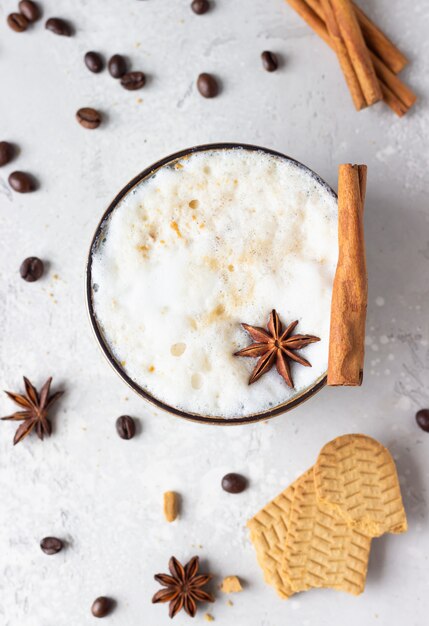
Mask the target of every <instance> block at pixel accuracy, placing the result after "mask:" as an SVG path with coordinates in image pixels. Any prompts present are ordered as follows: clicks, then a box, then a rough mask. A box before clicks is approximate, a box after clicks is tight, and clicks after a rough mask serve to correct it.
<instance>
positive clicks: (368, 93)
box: [329, 0, 383, 106]
mask: <svg viewBox="0 0 429 626" xmlns="http://www.w3.org/2000/svg"><path fill="white" fill-rule="evenodd" d="M329 3H330V5H331V8H332V11H333V12H334V14H335V18H336V21H337V24H338V28H339V32H340V33H341V37H342V39H343V41H344V44H345V46H346V48H347V52H348V53H349V57H350V61H351V64H352V65H353V68H354V70H355V72H356V76H357V78H358V81H359V84H360V86H361V89H362V92H363V95H364V97H365V100H366V103H367V104H368V105H369V106H370V105H372V104H375V103H376V102H379V101H380V100H382V99H383V94H382V92H381V88H380V85H379V82H378V78H377V75H376V73H375V69H374V65H373V63H372V59H371V56H370V53H369V50H368V48H367V45H366V43H365V39H364V38H363V35H362V31H361V29H360V26H359V22H358V20H357V17H356V13H355V11H354V9H353V6H352V4H351V0H329Z"/></svg>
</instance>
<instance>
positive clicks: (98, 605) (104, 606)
mask: <svg viewBox="0 0 429 626" xmlns="http://www.w3.org/2000/svg"><path fill="white" fill-rule="evenodd" d="M112 609H113V601H112V600H111V598H106V597H105V596H100V597H99V598H96V600H94V602H93V603H92V607H91V613H92V614H93V616H94V617H106V615H109V613H110V612H111V611H112Z"/></svg>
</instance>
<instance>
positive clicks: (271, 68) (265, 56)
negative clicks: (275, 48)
mask: <svg viewBox="0 0 429 626" xmlns="http://www.w3.org/2000/svg"><path fill="white" fill-rule="evenodd" d="M261 59H262V65H263V66H264V69H265V70H267V72H275V71H276V69H277V68H278V66H279V63H278V61H277V57H276V55H275V54H274V52H269V50H265V52H263V53H262V54H261Z"/></svg>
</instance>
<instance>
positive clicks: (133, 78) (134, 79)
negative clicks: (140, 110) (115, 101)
mask: <svg viewBox="0 0 429 626" xmlns="http://www.w3.org/2000/svg"><path fill="white" fill-rule="evenodd" d="M145 82H146V76H145V75H144V74H143V72H127V73H126V74H124V75H123V76H122V78H121V85H122V87H123V88H124V89H128V91H135V90H136V89H141V88H142V87H144V85H145Z"/></svg>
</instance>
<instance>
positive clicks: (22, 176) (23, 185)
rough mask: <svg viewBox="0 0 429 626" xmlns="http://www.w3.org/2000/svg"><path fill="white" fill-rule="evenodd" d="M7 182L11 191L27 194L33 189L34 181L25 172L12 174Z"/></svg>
mask: <svg viewBox="0 0 429 626" xmlns="http://www.w3.org/2000/svg"><path fill="white" fill-rule="evenodd" d="M8 181H9V185H10V186H11V187H12V189H13V190H14V191H17V192H18V193H28V192H29V191H34V189H35V185H34V181H33V179H32V177H31V176H30V174H27V172H12V174H10V175H9V178H8Z"/></svg>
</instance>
